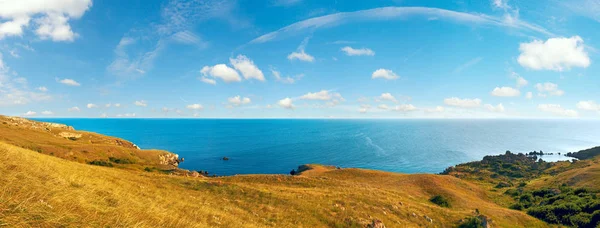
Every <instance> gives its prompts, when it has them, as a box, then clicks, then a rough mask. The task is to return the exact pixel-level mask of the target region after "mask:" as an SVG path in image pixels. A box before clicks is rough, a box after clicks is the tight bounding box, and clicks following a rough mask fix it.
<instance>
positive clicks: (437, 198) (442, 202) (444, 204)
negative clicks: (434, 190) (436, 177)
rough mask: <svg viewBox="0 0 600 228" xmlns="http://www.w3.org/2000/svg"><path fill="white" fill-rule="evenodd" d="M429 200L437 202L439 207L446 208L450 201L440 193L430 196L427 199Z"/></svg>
mask: <svg viewBox="0 0 600 228" xmlns="http://www.w3.org/2000/svg"><path fill="white" fill-rule="evenodd" d="M429 201H431V202H432V203H435V204H437V205H438V206H440V207H448V208H449V207H450V202H449V201H448V199H446V198H445V197H443V196H441V195H435V196H434V197H431V199H429Z"/></svg>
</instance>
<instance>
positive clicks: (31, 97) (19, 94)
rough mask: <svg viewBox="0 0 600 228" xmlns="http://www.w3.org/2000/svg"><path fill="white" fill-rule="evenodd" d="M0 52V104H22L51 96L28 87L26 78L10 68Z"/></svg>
mask: <svg viewBox="0 0 600 228" xmlns="http://www.w3.org/2000/svg"><path fill="white" fill-rule="evenodd" d="M2 57H3V56H2V53H0V106H12V105H24V104H28V103H30V102H31V101H47V100H50V99H52V96H50V95H47V94H46V93H44V92H41V93H40V92H37V91H34V90H31V89H30V88H29V85H28V82H27V79H26V78H24V77H18V76H17V75H18V74H17V72H16V71H14V70H11V69H10V67H8V66H7V65H6V64H5V63H4V61H3V58H2Z"/></svg>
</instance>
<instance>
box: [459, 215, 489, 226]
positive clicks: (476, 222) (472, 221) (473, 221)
mask: <svg viewBox="0 0 600 228" xmlns="http://www.w3.org/2000/svg"><path fill="white" fill-rule="evenodd" d="M483 224H484V221H483V219H481V218H480V217H479V216H473V217H469V218H466V219H465V220H464V221H463V222H462V223H460V224H459V225H458V228H485V226H483Z"/></svg>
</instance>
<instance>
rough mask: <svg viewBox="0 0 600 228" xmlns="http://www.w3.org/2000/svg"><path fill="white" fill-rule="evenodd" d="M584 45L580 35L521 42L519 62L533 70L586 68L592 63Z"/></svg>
mask: <svg viewBox="0 0 600 228" xmlns="http://www.w3.org/2000/svg"><path fill="white" fill-rule="evenodd" d="M584 46H585V45H584V44H583V39H581V37H579V36H573V37H571V38H564V37H559V38H550V39H548V40H546V41H542V40H534V41H532V42H530V43H521V45H520V46H519V50H520V51H521V54H520V55H519V58H518V62H519V64H521V66H523V67H526V68H530V69H533V70H553V71H564V70H569V69H571V67H583V68H586V67H588V66H589V65H590V58H589V57H588V54H587V52H586V51H585V50H584Z"/></svg>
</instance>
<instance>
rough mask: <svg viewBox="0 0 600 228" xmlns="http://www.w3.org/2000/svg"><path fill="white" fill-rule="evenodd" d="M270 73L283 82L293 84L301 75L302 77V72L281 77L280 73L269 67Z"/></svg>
mask: <svg viewBox="0 0 600 228" xmlns="http://www.w3.org/2000/svg"><path fill="white" fill-rule="evenodd" d="M271 73H272V74H273V77H275V80H276V81H278V82H281V83H284V84H294V83H295V82H296V81H299V80H300V79H302V77H304V74H299V75H296V76H295V77H289V76H287V77H283V76H281V73H280V72H279V71H277V70H275V69H273V68H271Z"/></svg>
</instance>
